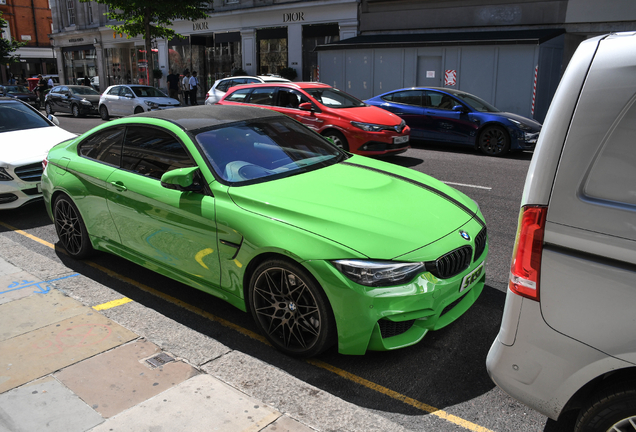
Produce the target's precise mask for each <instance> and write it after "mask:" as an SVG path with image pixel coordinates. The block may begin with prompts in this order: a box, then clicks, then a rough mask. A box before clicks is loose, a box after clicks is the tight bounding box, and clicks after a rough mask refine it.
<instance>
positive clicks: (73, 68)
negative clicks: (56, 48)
mask: <svg viewBox="0 0 636 432" xmlns="http://www.w3.org/2000/svg"><path fill="white" fill-rule="evenodd" d="M63 54H64V74H65V76H66V84H79V85H83V84H85V83H86V82H85V79H86V78H88V80H89V81H88V84H89V85H92V84H93V82H94V78H95V77H97V76H98V73H97V56H96V51H95V47H93V46H90V47H78V48H75V49H74V50H70V49H68V48H67V49H65V50H64V52H63ZM97 79H98V81H99V78H97Z"/></svg>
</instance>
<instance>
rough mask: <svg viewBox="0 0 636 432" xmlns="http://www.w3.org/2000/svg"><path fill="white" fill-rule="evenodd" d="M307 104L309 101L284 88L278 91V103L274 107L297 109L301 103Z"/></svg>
mask: <svg viewBox="0 0 636 432" xmlns="http://www.w3.org/2000/svg"><path fill="white" fill-rule="evenodd" d="M304 102H309V99H308V98H307V97H306V96H305V95H303V94H300V93H299V92H297V91H295V90H289V89H285V88H279V89H278V101H277V102H276V106H279V107H283V108H298V106H299V105H300V104H301V103H304Z"/></svg>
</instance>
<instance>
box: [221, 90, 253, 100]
mask: <svg viewBox="0 0 636 432" xmlns="http://www.w3.org/2000/svg"><path fill="white" fill-rule="evenodd" d="M251 91H252V89H250V88H246V89H238V90H236V91H234V92H233V93H232V94H231V95H229V96H228V97H226V98H225V100H226V101H230V102H245V99H246V98H247V95H248V94H250V92H251Z"/></svg>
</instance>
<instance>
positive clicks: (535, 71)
mask: <svg viewBox="0 0 636 432" xmlns="http://www.w3.org/2000/svg"><path fill="white" fill-rule="evenodd" d="M538 74H539V65H537V66H535V68H534V85H533V86H532V117H534V102H535V100H536V99H537V75H538Z"/></svg>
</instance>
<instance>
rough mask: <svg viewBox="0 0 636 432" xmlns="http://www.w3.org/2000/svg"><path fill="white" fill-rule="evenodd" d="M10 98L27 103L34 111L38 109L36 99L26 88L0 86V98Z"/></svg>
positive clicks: (38, 105) (38, 103)
mask: <svg viewBox="0 0 636 432" xmlns="http://www.w3.org/2000/svg"><path fill="white" fill-rule="evenodd" d="M2 96H4V97H10V98H14V99H18V100H21V101H22V102H25V103H28V104H29V105H31V106H32V107H35V108H36V109H39V108H40V101H39V100H38V97H37V96H36V95H35V93H33V92H32V91H29V89H28V88H26V87H25V86H22V85H3V86H0V97H2Z"/></svg>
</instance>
